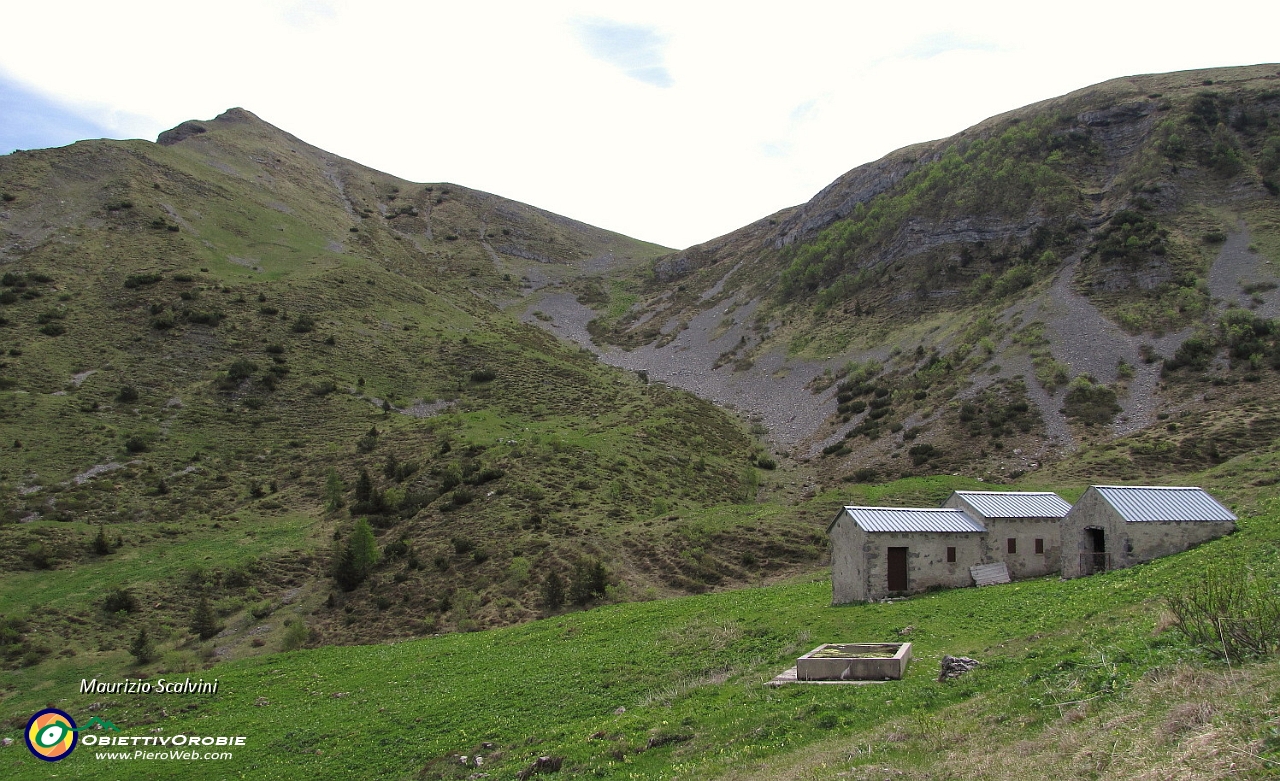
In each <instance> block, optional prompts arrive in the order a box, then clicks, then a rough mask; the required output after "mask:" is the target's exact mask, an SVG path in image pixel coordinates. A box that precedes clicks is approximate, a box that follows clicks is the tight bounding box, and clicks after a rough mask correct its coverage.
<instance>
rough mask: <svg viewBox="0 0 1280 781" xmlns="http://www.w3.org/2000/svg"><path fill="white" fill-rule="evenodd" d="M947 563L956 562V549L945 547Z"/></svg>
mask: <svg viewBox="0 0 1280 781" xmlns="http://www.w3.org/2000/svg"><path fill="white" fill-rule="evenodd" d="M947 563H948V564H955V563H956V549H955V548H947Z"/></svg>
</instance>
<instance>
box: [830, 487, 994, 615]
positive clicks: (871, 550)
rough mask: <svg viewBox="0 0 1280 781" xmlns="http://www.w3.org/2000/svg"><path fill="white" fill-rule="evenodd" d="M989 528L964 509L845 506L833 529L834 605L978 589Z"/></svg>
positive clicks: (832, 574)
mask: <svg viewBox="0 0 1280 781" xmlns="http://www.w3.org/2000/svg"><path fill="white" fill-rule="evenodd" d="M986 531H987V530H986V527H984V526H983V525H982V523H981V522H980V521H978V520H977V519H976V518H974V517H973V516H971V515H969V514H968V513H966V512H965V511H964V510H961V509H957V508H952V507H943V508H907V507H845V508H843V509H841V510H840V514H839V515H837V516H836V517H835V518H834V519H833V520H832V521H831V523H830V525H828V526H827V534H828V535H829V536H830V537H831V589H832V594H831V601H832V603H833V604H837V605H840V604H844V603H846V602H862V601H866V600H870V599H881V598H883V597H886V596H891V595H896V594H910V593H915V592H919V591H925V590H926V589H929V588H933V587H938V588H954V587H957V586H968V585H970V584H972V582H973V581H972V578H971V577H970V575H969V567H971V566H974V565H976V564H981V563H983V555H984V552H983V551H984V544H985V541H984V537H985V535H986Z"/></svg>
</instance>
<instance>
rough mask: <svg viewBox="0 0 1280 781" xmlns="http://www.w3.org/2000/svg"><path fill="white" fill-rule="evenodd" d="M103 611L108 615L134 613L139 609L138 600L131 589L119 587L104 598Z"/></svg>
mask: <svg viewBox="0 0 1280 781" xmlns="http://www.w3.org/2000/svg"><path fill="white" fill-rule="evenodd" d="M102 609H103V610H104V611H106V612H107V613H120V612H124V613H132V612H134V611H135V610H137V609H138V598H137V597H135V596H134V595H133V592H131V591H130V590H129V589H127V588H124V587H123V586H119V587H116V588H114V589H112V590H111V591H109V592H108V593H107V595H106V596H105V597H103V599H102Z"/></svg>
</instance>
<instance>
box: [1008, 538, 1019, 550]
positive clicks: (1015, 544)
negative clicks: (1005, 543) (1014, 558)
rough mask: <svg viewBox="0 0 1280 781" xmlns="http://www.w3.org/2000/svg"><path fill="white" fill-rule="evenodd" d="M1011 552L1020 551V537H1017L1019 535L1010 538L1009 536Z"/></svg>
mask: <svg viewBox="0 0 1280 781" xmlns="http://www.w3.org/2000/svg"><path fill="white" fill-rule="evenodd" d="M1009 552H1010V553H1017V552H1018V538H1017V537H1010V538H1009Z"/></svg>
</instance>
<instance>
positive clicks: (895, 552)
mask: <svg viewBox="0 0 1280 781" xmlns="http://www.w3.org/2000/svg"><path fill="white" fill-rule="evenodd" d="M888 562H889V590H890V591H906V590H907V549H906V548H890V549H889V557H888Z"/></svg>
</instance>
